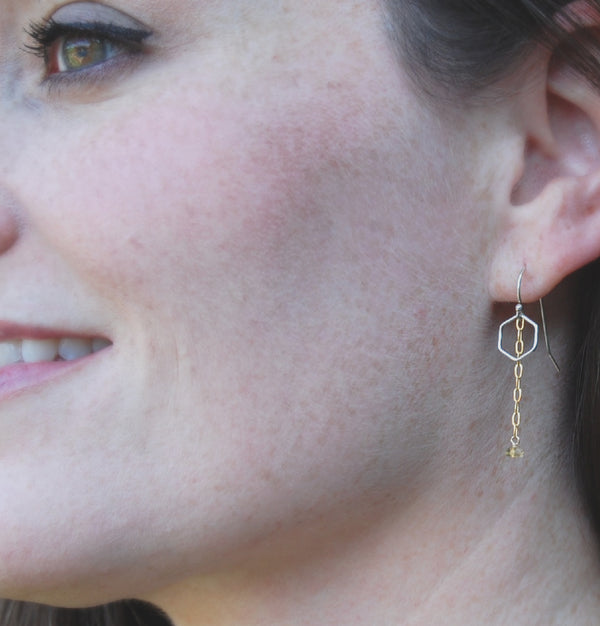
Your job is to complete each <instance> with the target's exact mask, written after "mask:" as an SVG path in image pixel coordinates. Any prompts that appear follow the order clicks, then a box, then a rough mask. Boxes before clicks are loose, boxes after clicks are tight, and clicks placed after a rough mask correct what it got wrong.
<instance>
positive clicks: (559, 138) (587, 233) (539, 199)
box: [490, 64, 600, 301]
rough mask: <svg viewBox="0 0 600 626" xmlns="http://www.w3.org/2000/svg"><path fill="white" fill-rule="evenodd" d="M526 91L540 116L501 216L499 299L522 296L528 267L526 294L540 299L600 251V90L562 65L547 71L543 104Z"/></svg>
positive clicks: (495, 271) (494, 287)
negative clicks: (519, 281)
mask: <svg viewBox="0 0 600 626" xmlns="http://www.w3.org/2000/svg"><path fill="white" fill-rule="evenodd" d="M521 97H522V98H524V100H525V102H527V101H528V104H524V106H522V107H521V110H522V111H525V115H528V116H531V115H536V116H537V119H531V123H530V124H528V125H524V128H526V129H527V137H525V141H524V145H526V146H527V148H526V152H525V154H524V168H523V175H522V177H521V180H520V181H519V182H518V184H517V185H516V187H515V188H514V189H513V192H512V196H511V198H510V200H509V201H507V202H506V209H505V212H504V215H503V216H502V218H501V220H500V231H501V232H500V233H499V237H498V240H497V243H496V247H495V250H494V254H493V260H492V266H491V273H490V294H491V297H492V298H493V299H494V300H496V301H512V300H514V283H515V279H516V278H515V277H516V276H518V275H519V272H520V271H521V269H522V268H523V267H526V268H527V272H526V276H525V278H524V280H523V300H524V301H533V300H537V299H539V298H541V297H543V296H545V295H546V294H547V293H548V292H549V291H551V290H552V289H553V288H554V287H555V286H556V285H557V284H558V283H559V282H561V280H563V278H565V277H566V276H567V275H569V274H570V273H572V272H575V271H577V270H578V269H580V268H581V267H583V266H584V265H587V264H588V263H590V262H591V261H593V260H594V259H596V258H598V257H600V93H598V92H597V91H596V90H595V89H594V88H593V87H592V86H591V85H590V84H589V82H588V81H587V80H586V79H585V78H584V77H582V76H581V75H579V74H577V73H576V72H574V71H573V70H570V69H569V68H566V67H564V66H561V65H560V64H558V65H557V66H555V67H551V68H550V69H549V71H548V73H547V81H546V87H545V104H544V106H543V107H542V106H541V105H540V104H539V93H530V94H527V93H525V94H521ZM533 99H536V101H537V104H536V103H535V102H534V103H533V104H532V102H533ZM542 116H543V119H544V123H540V120H541V117H542ZM548 133H550V136H549V134H548Z"/></svg>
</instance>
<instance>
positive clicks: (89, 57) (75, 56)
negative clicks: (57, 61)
mask: <svg viewBox="0 0 600 626" xmlns="http://www.w3.org/2000/svg"><path fill="white" fill-rule="evenodd" d="M109 45H110V44H108V43H107V42H105V41H102V40H101V39H94V38H93V37H84V36H79V37H67V38H66V39H65V40H64V42H63V47H62V51H61V56H62V61H63V63H64V68H63V69H64V70H82V69H85V68H86V67H92V66H93V65H98V64H100V63H103V62H104V61H106V60H107V58H108V56H109V54H110V50H108V47H109Z"/></svg>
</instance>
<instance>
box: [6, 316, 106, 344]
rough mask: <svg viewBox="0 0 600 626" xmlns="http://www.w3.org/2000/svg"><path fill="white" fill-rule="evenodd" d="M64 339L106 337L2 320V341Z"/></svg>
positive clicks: (100, 334)
mask: <svg viewBox="0 0 600 626" xmlns="http://www.w3.org/2000/svg"><path fill="white" fill-rule="evenodd" d="M63 337H73V338H78V339H95V338H97V337H104V335H103V334H102V333H94V332H85V331H83V332H80V331H76V330H73V329H71V330H67V329H61V328H49V327H46V326H35V325H32V326H29V325H25V324H18V323H15V322H9V321H2V320H0V341H10V340H11V339H61V338H63Z"/></svg>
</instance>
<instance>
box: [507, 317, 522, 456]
mask: <svg viewBox="0 0 600 626" xmlns="http://www.w3.org/2000/svg"><path fill="white" fill-rule="evenodd" d="M515 325H516V327H517V340H516V342H515V355H516V357H517V359H518V360H517V362H516V363H515V370H514V371H515V389H514V391H513V400H514V403H515V407H514V409H513V414H512V427H513V433H512V437H511V438H510V443H511V444H512V446H513V448H516V447H517V446H518V445H519V443H520V441H521V438H520V437H519V429H520V427H521V400H522V399H523V390H522V389H521V379H522V378H523V363H522V362H521V360H520V358H521V356H523V352H524V351H525V344H524V342H523V330H524V329H525V320H524V319H523V318H522V317H521V316H520V315H518V316H517V319H516V322H515Z"/></svg>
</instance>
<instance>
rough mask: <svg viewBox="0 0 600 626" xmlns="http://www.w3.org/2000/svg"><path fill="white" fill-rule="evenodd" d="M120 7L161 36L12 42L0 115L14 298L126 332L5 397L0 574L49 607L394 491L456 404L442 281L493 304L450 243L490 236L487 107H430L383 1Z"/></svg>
mask: <svg viewBox="0 0 600 626" xmlns="http://www.w3.org/2000/svg"><path fill="white" fill-rule="evenodd" d="M41 4H43V5H44V9H46V8H48V9H49V8H51V7H50V3H47V2H44V3H41ZM115 7H116V8H119V9H120V10H123V11H126V12H129V13H130V14H131V15H132V16H134V17H135V18H136V19H138V20H140V21H142V22H143V23H145V24H147V25H148V26H149V27H150V28H151V29H152V30H153V31H155V33H158V35H157V39H156V43H155V48H154V49H153V51H152V53H151V54H149V55H148V56H147V57H145V58H143V59H142V60H141V61H140V62H139V63H138V64H137V65H136V66H135V67H134V68H133V69H131V70H130V71H124V73H123V76H114V77H113V78H110V79H107V80H106V81H105V82H103V83H96V84H94V85H90V86H89V87H88V86H86V83H85V81H82V82H81V83H79V84H78V85H77V86H72V87H67V86H64V85H63V86H60V87H58V88H57V89H56V90H55V91H50V92H46V91H44V90H43V89H42V88H41V87H39V86H38V85H37V83H36V80H34V78H33V76H34V75H36V76H37V75H39V72H40V69H39V64H40V60H39V59H34V58H27V59H26V60H23V61H22V63H23V72H22V76H21V78H20V82H19V81H17V87H16V91H15V94H14V96H13V98H12V99H10V101H5V102H3V103H2V108H3V110H2V116H1V120H0V133H1V134H2V137H3V149H2V153H1V154H0V185H1V186H2V187H3V188H4V189H6V190H7V191H8V192H9V193H10V194H11V197H14V198H15V199H16V200H15V202H11V203H7V205H6V207H4V206H3V207H2V211H5V209H6V208H7V207H8V208H9V209H10V211H11V212H5V213H3V214H2V216H1V217H0V230H1V231H2V235H1V236H0V251H2V252H4V253H5V254H4V255H3V256H2V257H0V277H1V282H2V303H3V304H2V317H3V318H4V317H6V318H7V319H15V320H19V321H24V322H28V323H45V324H51V325H53V326H58V327H66V328H70V327H73V326H75V327H78V328H79V327H81V326H83V327H84V328H88V327H89V328H90V329H93V330H94V331H95V332H97V333H98V334H102V335H105V336H108V337H110V339H111V340H112V341H113V344H114V345H113V347H112V348H111V350H110V352H107V353H106V354H105V355H104V356H103V357H102V359H98V360H97V361H96V362H94V363H93V364H91V365H90V366H89V367H87V368H83V369H81V370H80V371H79V372H77V373H75V374H73V375H72V376H69V377H65V379H64V380H61V381H59V382H57V383H56V384H54V385H52V386H49V387H44V388H43V389H41V390H40V391H39V393H31V394H25V395H22V396H20V397H18V398H15V399H14V400H10V401H7V402H5V403H3V404H2V406H1V407H0V422H1V424H2V438H1V442H0V494H1V495H0V519H1V520H2V523H1V524H0V595H5V596H11V597H19V598H26V599H32V600H35V601H41V602H48V603H56V604H72V605H80V604H90V603H99V602H104V601H107V600H111V599H115V598H120V597H123V596H134V595H138V596H144V595H147V594H148V593H149V590H151V589H154V588H157V587H160V586H164V585H167V584H168V583H170V582H172V581H174V580H176V579H177V578H178V577H182V576H187V575H191V574H192V573H194V574H198V575H201V574H207V575H208V574H210V573H211V572H213V571H214V570H215V569H217V568H219V569H227V568H228V567H231V568H234V567H235V563H236V562H238V561H239V560H240V559H242V558H244V557H246V556H248V558H257V559H258V558H259V557H258V556H257V555H261V554H262V552H261V550H262V548H261V546H263V545H264V543H265V541H266V540H267V539H269V540H270V541H271V540H277V538H279V540H280V542H281V545H282V546H286V548H287V549H289V551H292V550H291V548H290V546H292V545H293V544H294V541H296V540H297V537H296V535H295V533H296V532H300V531H298V530H297V529H298V527H302V526H304V527H305V528H307V527H310V528H312V532H313V535H314V536H315V537H319V536H321V535H322V536H325V530H324V529H325V528H327V529H328V532H332V529H335V530H341V531H344V532H346V531H348V532H350V529H351V528H353V525H354V524H357V523H359V522H361V523H362V522H363V521H364V519H365V517H369V516H370V515H374V514H375V512H377V511H379V510H380V509H382V508H383V507H385V506H387V505H388V504H389V501H390V500H391V499H394V500H401V499H402V497H403V495H404V494H405V493H409V491H410V490H411V489H412V488H413V487H414V485H415V484H416V483H417V482H418V477H419V475H420V474H421V473H422V472H425V471H426V468H427V466H428V465H429V464H430V463H431V462H432V458H435V454H434V450H435V446H436V445H437V442H438V441H439V440H441V439H442V438H443V437H444V434H445V432H446V431H445V429H449V430H450V426H449V425H447V419H446V418H447V415H448V406H450V405H453V404H454V405H460V403H461V402H465V403H466V402H467V400H466V399H464V400H463V399H462V397H460V396H461V395H462V394H460V393H459V392H458V391H457V389H458V387H459V385H458V384H457V380H458V379H459V378H460V376H461V372H460V371H458V370H459V368H458V367H452V365H453V364H457V365H458V364H461V363H464V362H465V360H466V361H468V360H469V358H473V360H475V359H474V357H473V353H474V352H475V350H476V348H475V347H472V346H471V347H468V348H467V347H466V346H465V345H464V342H463V339H462V337H461V333H460V332H456V324H457V304H456V302H457V300H458V299H460V303H461V304H460V310H461V311H462V312H463V314H464V312H473V314H477V313H478V312H479V313H480V312H481V311H484V310H485V307H487V296H486V294H485V293H482V292H481V290H480V289H479V288H478V287H477V286H476V281H475V280H474V279H473V275H474V274H477V272H479V271H481V270H479V269H478V268H474V267H473V266H469V264H468V263H464V256H463V254H462V250H463V249H466V248H468V242H469V241H470V240H471V239H474V240H476V245H477V246H481V248H484V247H485V246H484V245H483V244H482V243H481V240H484V239H485V235H484V234H483V233H482V232H479V231H478V230H477V229H478V228H479V227H478V226H477V222H476V221H474V220H473V217H474V216H475V215H477V213H478V211H479V207H478V201H479V199H480V193H481V191H480V190H479V189H477V188H476V186H473V185H465V184H464V181H465V176H467V174H465V172H468V171H469V167H468V163H469V162H476V160H477V157H478V154H477V153H475V150H474V148H471V147H470V146H472V145H477V146H478V149H479V148H480V147H481V144H478V143H476V142H473V141H472V140H471V137H470V135H469V133H468V132H466V131H465V125H468V124H471V125H472V126H473V127H474V128H475V127H476V125H477V123H478V122H477V119H476V116H471V117H469V118H468V121H464V122H463V124H462V126H461V131H460V133H458V132H456V133H454V132H453V125H452V124H446V125H444V126H442V125H441V124H440V123H439V121H438V119H437V117H436V116H435V115H434V114H433V113H431V112H430V111H428V109H427V108H426V107H424V106H423V105H422V103H421V102H420V101H419V100H418V98H417V97H416V96H415V94H414V90H413V88H412V87H411V86H410V84H409V82H408V80H407V79H406V78H405V76H404V75H403V73H402V71H401V69H400V68H399V66H398V65H397V61H396V58H395V56H394V55H393V53H392V52H391V49H390V48H389V46H388V42H387V39H386V35H385V32H384V28H383V25H382V21H381V15H380V13H379V10H378V7H377V3H376V2H356V3H355V2H341V1H336V2H328V3H320V2H312V1H311V2H305V1H300V0H298V1H291V0H290V1H289V2H283V3H282V2H270V1H267V0H264V1H257V2H253V3H252V4H251V5H249V4H248V3H246V2H236V1H235V0H230V1H226V2H223V3H197V2H191V0H176V1H174V2H171V3H170V11H169V12H167V13H165V11H164V7H163V6H162V4H161V3H159V2H137V1H133V0H132V1H127V0H123V1H121V2H119V3H118V4H116V5H115ZM38 12H39V13H42V9H41V7H37V4H36V3H30V4H26V5H25V6H23V8H22V9H19V10H16V9H15V10H14V11H12V12H11V13H8V14H7V15H6V16H0V22H2V28H3V29H4V30H7V31H8V32H11V33H13V39H14V33H22V31H23V28H24V26H25V25H27V23H28V22H29V21H30V20H31V19H32V18H37V19H39V17H40V16H39V15H38V14H37V13H38ZM9 42H10V39H9ZM1 46H4V47H3V48H2V49H1V50H0V51H1V52H2V57H1V58H5V57H6V50H5V48H6V46H8V44H7V43H3V44H0V47H1ZM13 52H14V51H13ZM19 58H20V57H19ZM2 63H4V62H2ZM9 70H10V68H9V67H8V62H6V63H4V64H3V65H2V64H0V72H4V73H5V75H6V74H7V73H8V72H9ZM35 72H38V74H35ZM4 78H6V76H4ZM487 132H488V133H493V132H494V130H493V129H491V130H490V129H487ZM448 151H450V153H452V154H461V155H462V160H461V162H457V161H456V160H455V159H447V158H446V157H445V155H446V154H447V153H448ZM15 207H16V208H15ZM440 213H442V214H443V216H444V221H443V222H440V217H439V216H440ZM15 215H16V216H17V217H15ZM17 220H18V221H19V223H20V224H22V228H21V229H20V230H19V231H17V230H16V224H17ZM447 224H452V225H453V226H452V229H453V230H452V233H453V236H452V237H449V236H448V230H447V229H446V225H447ZM474 224H475V225H474ZM17 232H18V237H17V236H16V234H17ZM458 293H460V298H458V295H457V294H458ZM478 348H479V347H478V346H477V349H478ZM469 351H471V352H469ZM478 376H480V377H481V378H483V377H484V376H485V372H483V371H482V372H480V373H479V372H475V373H473V374H472V378H473V380H472V382H473V385H474V386H476V385H477V377H478ZM457 396H459V397H457ZM440 415H443V416H444V420H442V421H441V422H440V419H439V416H440ZM424 450H429V451H430V453H431V454H429V453H428V452H424ZM384 494H386V495H384ZM389 494H393V495H391V496H390V495H389ZM302 545H303V546H306V545H309V546H310V542H309V543H308V544H307V543H306V542H305V543H303V544H302ZM266 549H267V548H265V550H266ZM283 553H285V551H284V550H283V549H282V554H283ZM250 555H251V556H250ZM158 564H160V565H158Z"/></svg>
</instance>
